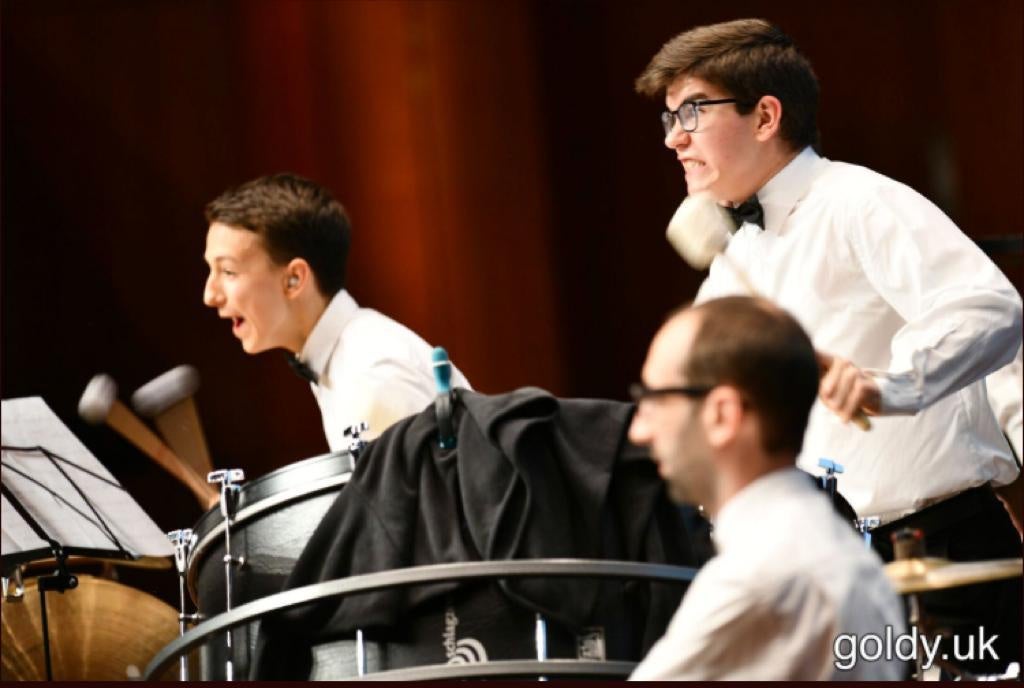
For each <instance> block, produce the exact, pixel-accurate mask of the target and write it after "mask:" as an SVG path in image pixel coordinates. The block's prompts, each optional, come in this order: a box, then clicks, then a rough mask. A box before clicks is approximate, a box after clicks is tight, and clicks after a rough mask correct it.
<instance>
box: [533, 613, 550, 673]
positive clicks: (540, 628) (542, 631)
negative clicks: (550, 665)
mask: <svg viewBox="0 0 1024 688" xmlns="http://www.w3.org/2000/svg"><path fill="white" fill-rule="evenodd" d="M533 642H534V645H535V646H536V648H537V660H538V661H540V662H544V661H546V660H547V658H548V623H547V621H545V620H544V617H543V616H541V615H540V614H537V615H536V620H535V621H534V630H533ZM537 680H538V681H547V680H548V678H547V676H538V677H537Z"/></svg>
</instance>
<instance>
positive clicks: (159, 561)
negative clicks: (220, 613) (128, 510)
mask: <svg viewBox="0 0 1024 688" xmlns="http://www.w3.org/2000/svg"><path fill="white" fill-rule="evenodd" d="M64 564H65V566H67V567H68V569H69V570H72V571H74V570H76V569H79V568H81V567H83V566H125V567H127V568H132V569H169V568H171V566H173V564H172V563H171V558H170V557H139V558H138V559H115V558H113V557H109V558H108V557H84V556H80V555H77V554H72V555H71V556H70V557H68V558H67V559H66V560H65V562H64ZM22 566H23V567H24V570H25V575H34V574H40V573H50V572H51V571H53V570H54V569H56V568H57V560H56V559H54V558H53V557H50V558H49V559H37V560H35V561H29V562H26V563H24V564H22Z"/></svg>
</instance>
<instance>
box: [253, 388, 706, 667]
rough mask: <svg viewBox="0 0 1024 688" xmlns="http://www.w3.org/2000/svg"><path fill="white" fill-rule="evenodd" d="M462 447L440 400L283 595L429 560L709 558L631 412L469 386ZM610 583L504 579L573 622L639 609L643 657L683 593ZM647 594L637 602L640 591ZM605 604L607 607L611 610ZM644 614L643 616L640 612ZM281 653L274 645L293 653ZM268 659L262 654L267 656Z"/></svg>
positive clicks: (329, 623) (280, 628)
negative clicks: (641, 440)
mask: <svg viewBox="0 0 1024 688" xmlns="http://www.w3.org/2000/svg"><path fill="white" fill-rule="evenodd" d="M456 394H457V402H456V403H455V404H454V407H455V408H454V421H455V426H456V438H457V446H456V448H455V449H449V450H444V449H440V448H439V447H438V441H437V437H438V434H437V422H436V419H435V416H434V409H433V407H429V408H427V409H426V410H424V411H423V412H421V413H420V414H418V415H416V416H412V417H410V418H407V419H405V420H403V421H401V422H399V423H397V424H396V425H394V426H392V427H391V428H389V429H388V430H387V431H386V432H385V433H383V434H382V435H381V436H380V437H379V438H378V439H377V440H376V441H374V442H372V443H370V444H369V445H368V446H367V447H366V448H365V449H364V451H363V453H362V454H361V456H360V458H359V459H358V461H357V463H356V468H355V471H354V473H353V475H352V478H351V480H350V482H349V483H348V485H347V486H346V487H345V488H344V489H343V490H342V491H341V494H340V495H339V497H338V499H337V501H336V502H335V503H334V504H333V505H332V506H331V508H330V509H329V510H328V512H327V513H326V515H325V516H324V518H323V520H322V522H321V523H320V525H319V527H318V528H317V529H316V531H315V532H314V533H313V535H312V537H311V538H310V540H309V542H308V543H307V545H306V548H305V550H304V551H303V553H302V555H301V556H300V558H299V560H298V562H297V563H296V565H295V568H294V570H293V572H292V575H291V576H290V577H289V579H288V582H287V583H286V585H285V589H290V588H295V587H299V586H302V585H307V584H310V583H316V582H320V581H325V580H331V579H335V578H340V577H345V576H351V575H357V574H362V573H370V572H375V571H383V570H390V569H396V568H403V567H408V566H418V565H423V564H436V563H448V562H461V561H478V560H506V559H532V558H548V557H579V558H587V559H623V560H632V561H646V562H657V563H671V564H677V565H684V566H696V565H699V563H701V562H699V561H697V559H696V556H695V555H694V551H693V549H692V548H691V545H690V540H689V538H688V535H687V532H686V530H685V528H684V526H683V525H682V521H681V520H680V518H679V512H678V511H677V510H676V509H675V507H673V506H672V505H671V504H670V503H669V502H668V500H667V498H666V496H665V493H664V488H663V485H662V481H661V479H660V478H659V477H658V475H657V471H656V469H655V466H654V464H653V463H652V462H651V461H649V460H647V455H646V453H645V451H644V450H641V449H639V448H637V447H635V446H633V445H631V444H630V443H629V442H628V441H627V440H626V439H625V436H626V432H627V430H628V427H629V423H630V421H631V418H632V415H633V410H634V407H633V406H632V405H630V404H625V403H620V402H614V401H606V400H564V399H557V398H555V397H553V396H551V395H550V394H548V393H546V392H544V391H542V390H539V389H536V388H524V389H521V390H517V391H515V392H511V393H508V394H502V395H497V396H485V395H482V394H477V393H474V392H469V391H466V390H457V392H456ZM458 585H459V584H458V583H455V582H452V583H444V584H437V585H432V586H429V587H427V586H421V587H416V588H405V589H397V590H386V591H382V592H379V593H371V594H366V595H359V596H354V597H349V598H345V599H341V600H334V601H330V602H327V603H325V604H322V605H320V606H318V607H317V608H315V609H305V610H295V611H293V612H291V613H288V614H285V615H282V616H281V617H279V618H278V619H277V620H276V621H271V622H269V623H265V624H264V630H263V632H262V635H263V636H264V637H263V638H262V639H261V645H262V647H263V648H264V649H266V648H267V647H270V646H272V645H273V644H274V643H282V642H287V643H288V644H289V645H292V647H291V648H290V650H291V651H294V649H295V648H294V644H295V643H296V642H299V643H301V642H314V641H315V639H317V638H325V637H330V636H337V635H339V634H341V633H345V632H348V631H352V630H354V629H355V628H364V629H365V628H373V627H388V626H390V625H393V624H395V623H398V622H400V620H401V619H402V617H403V615H404V614H406V613H407V612H408V611H409V610H411V609H412V608H413V607H415V606H417V605H419V604H422V603H424V602H426V601H428V600H430V599H433V598H436V597H437V596H438V595H440V594H442V593H446V592H450V591H451V590H453V589H455V588H456V587H458ZM607 585H608V583H607V582H606V581H599V580H580V579H519V580H509V581H507V582H503V583H502V590H503V592H504V593H505V594H506V595H507V596H508V597H509V598H510V599H511V600H513V601H514V602H515V603H517V604H520V605H523V606H525V607H527V608H529V609H531V610H533V611H537V612H540V613H542V614H544V615H546V616H547V617H548V618H551V619H555V620H557V621H559V622H561V623H563V624H566V625H567V626H569V627H571V628H583V627H585V626H586V625H587V624H589V623H592V622H593V619H594V618H595V615H599V614H600V613H601V612H602V607H607V605H609V604H612V605H619V606H628V607H629V609H628V610H627V611H628V613H629V614H631V615H633V617H634V621H637V622H638V623H634V624H630V626H632V627H634V628H637V629H642V632H641V633H639V635H640V636H641V637H639V638H637V639H636V640H637V645H638V647H639V648H640V649H641V650H643V651H646V649H648V648H649V647H650V645H651V644H653V642H654V641H655V640H656V639H657V638H658V637H659V636H660V635H661V633H662V632H663V631H664V628H665V626H666V625H667V623H668V620H669V619H670V618H671V615H672V613H673V612H674V611H675V609H676V607H677V606H678V603H679V599H680V596H681V590H680V589H679V588H678V587H672V586H666V585H650V586H648V585H646V584H639V583H637V584H635V585H634V590H633V593H634V594H633V597H632V598H630V596H629V595H628V594H627V595H626V596H622V595H615V596H613V597H614V599H608V597H609V596H608V594H607V592H606V590H607ZM636 595H639V599H641V600H642V603H641V604H637V599H638V598H637V597H636ZM604 611H607V610H606V609H605V610H604ZM637 615H639V618H636V617H637ZM280 649H281V648H280V647H278V648H275V650H276V651H274V652H273V653H266V652H262V653H261V654H262V655H263V662H262V664H263V668H262V669H258V671H257V675H260V676H262V677H266V676H268V675H280V673H279V672H276V671H268V670H267V669H268V667H267V664H266V660H267V656H266V655H267V654H274V655H276V656H278V657H280V656H282V654H283V653H282V652H280V651H279V650H280ZM257 663H258V664H259V663H260V662H259V661H258V662H257Z"/></svg>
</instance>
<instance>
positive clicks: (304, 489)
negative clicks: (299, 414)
mask: <svg viewBox="0 0 1024 688" xmlns="http://www.w3.org/2000/svg"><path fill="white" fill-rule="evenodd" d="M330 463H339V466H338V467H339V468H341V469H342V470H341V471H340V472H335V473H330V474H327V475H324V476H323V477H321V478H319V479H317V480H313V481H312V482H306V483H300V484H298V485H294V486H291V487H285V488H284V489H280V490H276V491H275V490H272V489H271V488H270V486H271V485H273V484H274V483H277V482H278V481H279V480H281V479H282V477H284V476H287V475H291V474H293V473H294V472H296V471H302V472H304V471H306V470H309V469H310V468H311V467H314V466H315V467H317V468H320V467H321V464H330ZM346 469H347V470H346ZM353 469H354V461H353V459H352V455H351V453H349V452H332V453H329V454H320V455H318V456H313V457H310V458H308V459H303V460H301V461H296V462H295V463H291V464H288V465H287V466H282V467H281V468H278V469H275V470H273V471H271V472H270V473H267V474H265V475H262V476H260V477H259V478H256V479H255V480H253V481H252V482H249V483H245V484H243V485H242V488H241V492H240V494H239V499H238V510H237V512H236V513H235V517H234V518H233V519H232V520H231V525H232V528H239V527H241V526H243V525H244V524H245V523H246V522H248V521H251V520H253V519H255V518H257V517H259V516H260V515H262V514H263V513H264V512H266V511H268V510H270V509H273V508H276V507H279V506H281V505H283V504H288V503H290V502H294V501H296V500H298V499H301V498H304V497H309V496H313V495H317V494H319V493H322V492H326V491H327V490H330V489H331V488H334V487H337V486H338V485H344V484H346V483H348V481H349V479H350V478H351V477H352V470H353ZM208 524H213V525H208ZM193 532H194V533H195V534H196V542H195V544H194V545H193V546H192V547H191V548H190V550H189V553H188V557H187V564H186V570H187V572H188V589H189V595H190V596H191V597H192V600H193V601H196V599H197V596H196V590H195V584H196V576H197V572H196V569H197V566H196V563H197V562H198V561H199V559H200V558H202V556H203V554H204V553H205V552H206V550H207V549H209V548H210V547H211V545H212V544H213V542H214V540H216V539H218V538H219V536H221V535H222V534H223V533H224V518H223V516H222V515H221V513H220V507H219V505H218V506H216V507H214V508H213V509H210V510H209V511H207V512H206V513H205V514H203V515H202V516H200V517H199V521H197V522H196V525H195V528H193Z"/></svg>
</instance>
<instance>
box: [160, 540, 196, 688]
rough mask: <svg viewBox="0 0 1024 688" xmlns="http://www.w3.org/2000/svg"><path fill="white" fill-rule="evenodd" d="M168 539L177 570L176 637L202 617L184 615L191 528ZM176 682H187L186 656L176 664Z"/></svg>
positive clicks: (191, 543)
mask: <svg viewBox="0 0 1024 688" xmlns="http://www.w3.org/2000/svg"><path fill="white" fill-rule="evenodd" d="M167 537H168V539H170V541H171V544H172V545H174V567H175V568H176V569H178V609H179V611H178V637H179V638H180V637H181V636H183V635H185V631H186V630H188V629H187V626H188V624H189V622H191V621H198V620H199V619H201V618H202V616H201V615H200V614H198V613H196V614H186V613H185V572H186V571H187V570H188V555H189V552H190V551H191V549H192V547H193V545H195V543H196V538H195V535H193V534H192V529H191V528H183V529H182V530H172V531H171V532H169V533H167ZM178 680H179V681H188V655H182V656H181V659H180V660H179V664H178Z"/></svg>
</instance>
